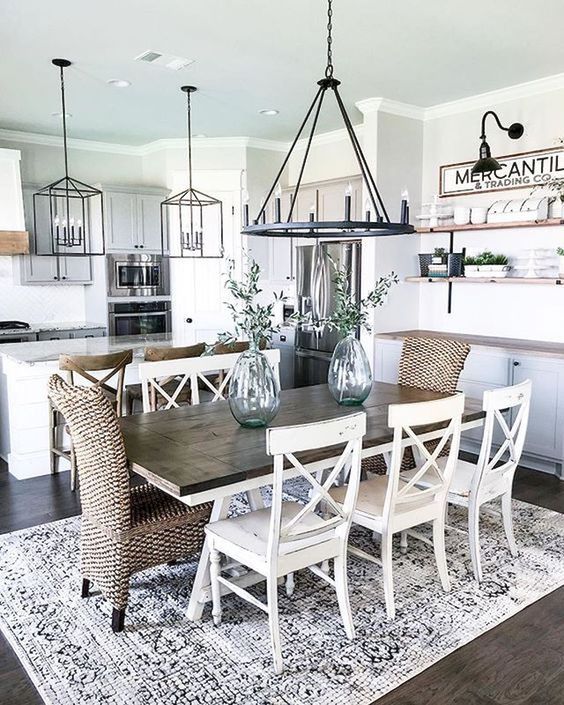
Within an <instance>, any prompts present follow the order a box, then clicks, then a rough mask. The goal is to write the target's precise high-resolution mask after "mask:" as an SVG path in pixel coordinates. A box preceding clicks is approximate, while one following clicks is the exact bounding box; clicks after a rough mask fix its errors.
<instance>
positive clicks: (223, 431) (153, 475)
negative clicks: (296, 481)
mask: <svg viewBox="0 0 564 705" xmlns="http://www.w3.org/2000/svg"><path fill="white" fill-rule="evenodd" d="M445 396H448V395H446V394H440V393H436V392H429V391H425V390H421V389H416V388H414V387H407V386H402V385H398V384H387V383H384V382H374V384H373V386H372V391H371V393H370V395H369V397H368V398H367V399H366V401H365V402H364V404H363V405H362V406H360V407H359V406H353V407H350V406H349V407H346V406H339V404H337V403H336V401H335V400H334V399H333V397H332V396H331V394H330V392H329V388H328V386H327V385H326V384H321V385H316V386H311V387H301V388H298V389H289V390H284V391H282V392H281V394H280V411H279V413H278V415H277V416H276V418H275V419H274V421H273V422H272V423H271V426H272V427H279V426H291V425H295V424H303V423H314V422H316V421H323V420H325V419H333V418H338V417H343V416H346V415H348V414H351V413H357V412H358V411H359V410H363V411H364V412H365V413H366V421H367V427H366V435H365V436H364V439H363V450H362V456H363V457H369V456H372V455H379V454H381V453H386V452H389V451H391V447H392V430H391V429H390V428H389V427H388V423H387V420H388V408H389V406H390V405H391V404H406V403H411V402H420V401H429V400H433V399H440V398H444V397H445ZM483 419H484V412H483V411H482V404H481V401H479V400H474V399H468V398H467V399H466V400H465V409H464V414H463V418H462V429H463V430H467V429H469V428H475V427H477V426H480V425H482V424H483ZM120 423H121V428H122V431H123V435H124V440H125V445H126V452H127V457H128V460H129V463H130V467H131V469H132V470H133V471H134V472H135V473H136V474H138V475H140V476H142V477H143V478H145V479H146V480H148V481H149V482H151V483H152V484H154V485H156V486H157V487H159V488H160V489H161V490H163V491H164V492H168V493H169V494H171V495H172V496H174V497H177V498H178V499H179V500H180V501H182V502H184V503H186V504H188V505H190V506H194V505H196V504H201V503H202V502H212V503H213V506H212V511H211V516H210V521H218V520H219V519H223V518H225V517H226V516H227V514H228V511H229V505H230V501H231V498H232V497H233V495H235V494H238V493H240V492H245V493H247V497H248V499H249V504H250V507H251V509H255V508H259V507H260V506H262V496H261V494H260V488H261V487H263V486H265V485H268V484H270V483H271V482H272V458H271V457H270V456H268V455H267V453H266V438H265V430H264V428H254V429H250V428H243V427H242V426H240V425H239V424H238V423H237V422H236V421H235V419H234V418H233V416H232V415H231V412H230V410H229V404H228V402H227V401H217V402H214V403H208V404H206V403H204V404H199V405H194V406H188V405H187V406H181V407H179V408H176V409H169V410H167V411H156V412H152V413H144V414H135V415H133V416H126V417H124V418H122V419H120ZM418 433H419V435H420V438H422V440H432V439H434V438H437V437H439V436H440V435H441V427H440V426H437V425H435V426H428V427H423V428H420V429H418ZM411 444H412V441H411V439H410V438H408V437H406V438H405V446H408V445H411ZM339 454H340V447H339V446H333V447H330V448H323V449H318V450H313V451H307V452H305V453H301V454H298V456H297V457H298V459H299V460H300V461H301V462H302V463H303V464H304V465H306V466H307V467H308V469H309V470H310V472H314V471H315V472H317V471H321V470H324V469H326V468H328V467H331V463H332V460H333V459H334V458H336V457H338V456H339ZM295 473H296V471H295V469H292V468H290V467H288V470H287V476H288V478H290V477H292V476H294V475H295ZM252 580H253V578H252V576H250V574H248V575H243V576H241V578H240V581H241V584H242V586H244V585H245V584H246V585H249V584H251V582H252ZM245 581H247V582H245ZM255 581H256V580H255ZM209 601H211V589H210V578H209V551H208V550H207V547H206V546H204V548H203V549H202V553H201V556H200V561H199V564H198V569H197V572H196V576H195V579H194V584H193V587H192V592H191V596H190V602H189V605H188V618H189V619H191V620H198V619H200V618H201V616H202V612H203V608H204V605H205V604H206V603H207V602H209Z"/></svg>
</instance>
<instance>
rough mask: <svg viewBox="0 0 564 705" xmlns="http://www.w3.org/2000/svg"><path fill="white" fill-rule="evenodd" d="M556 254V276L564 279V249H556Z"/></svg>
mask: <svg viewBox="0 0 564 705" xmlns="http://www.w3.org/2000/svg"><path fill="white" fill-rule="evenodd" d="M556 254H557V255H558V275H559V276H560V277H564V247H557V248H556Z"/></svg>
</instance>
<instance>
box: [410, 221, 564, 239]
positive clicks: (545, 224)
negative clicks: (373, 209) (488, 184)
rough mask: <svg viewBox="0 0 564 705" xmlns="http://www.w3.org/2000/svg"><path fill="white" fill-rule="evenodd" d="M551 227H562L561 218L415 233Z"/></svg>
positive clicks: (457, 227)
mask: <svg viewBox="0 0 564 705" xmlns="http://www.w3.org/2000/svg"><path fill="white" fill-rule="evenodd" d="M553 225H564V220H562V219H561V218H549V219H548V220H538V221H537V220H533V221H525V222H523V221H516V222H511V223H483V224H482V225H472V224H469V225H454V224H452V225H438V226H437V227H436V228H417V229H416V232H417V233H421V234H423V235H424V234H426V233H458V232H464V231H473V230H504V229H506V228H544V227H548V226H553Z"/></svg>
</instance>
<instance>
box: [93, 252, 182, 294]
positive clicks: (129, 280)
mask: <svg viewBox="0 0 564 705" xmlns="http://www.w3.org/2000/svg"><path fill="white" fill-rule="evenodd" d="M106 262H107V269H108V296H112V297H113V296H152V297H154V296H169V295H170V277H169V261H168V258H167V257H162V256H161V255H146V254H138V253H135V254H133V253H124V254H112V255H107V259H106Z"/></svg>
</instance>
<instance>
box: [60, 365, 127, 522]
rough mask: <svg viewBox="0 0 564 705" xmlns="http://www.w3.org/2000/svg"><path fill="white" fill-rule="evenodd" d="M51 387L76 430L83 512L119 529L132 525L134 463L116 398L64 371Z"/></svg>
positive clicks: (74, 441)
mask: <svg viewBox="0 0 564 705" xmlns="http://www.w3.org/2000/svg"><path fill="white" fill-rule="evenodd" d="M48 392H49V398H50V399H51V402H52V404H53V405H54V406H55V408H56V409H57V410H58V411H60V412H61V414H63V416H64V417H65V421H66V423H67V424H68V427H69V430H70V433H71V438H72V442H73V446H74V452H75V454H76V461H77V467H78V476H79V480H80V501H81V504H82V511H83V514H84V515H86V516H87V517H88V519H89V520H90V521H92V522H93V523H95V524H98V525H101V526H104V527H107V528H109V529H111V530H113V531H124V530H126V529H129V528H130V525H131V518H130V490H129V469H128V463H127V457H126V455H125V446H124V443H123V436H122V434H121V430H120V427H119V422H118V419H117V416H116V414H115V412H114V410H113V408H112V404H111V402H110V401H109V399H108V398H107V397H106V396H105V394H104V392H103V391H102V389H101V388H100V387H96V386H91V387H85V386H76V387H75V386H72V385H70V384H67V383H66V382H65V381H64V380H63V379H61V377H60V376H59V375H52V376H51V378H50V379H49V384H48Z"/></svg>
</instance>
